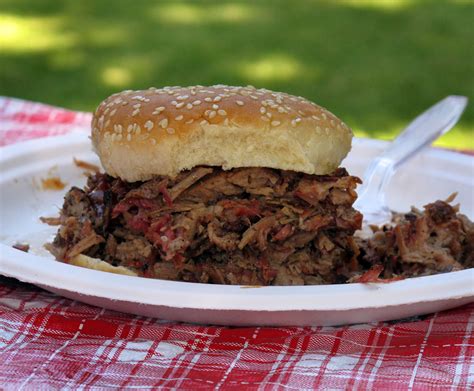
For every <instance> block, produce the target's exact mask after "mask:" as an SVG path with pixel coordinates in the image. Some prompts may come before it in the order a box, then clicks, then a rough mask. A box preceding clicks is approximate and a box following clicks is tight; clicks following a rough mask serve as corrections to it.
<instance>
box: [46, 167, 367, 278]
mask: <svg viewBox="0 0 474 391" xmlns="http://www.w3.org/2000/svg"><path fill="white" fill-rule="evenodd" d="M358 183H360V181H359V179H358V178H355V177H351V176H349V175H348V174H347V172H346V171H345V170H344V169H338V170H336V171H335V172H334V173H332V174H331V175H323V176H317V175H306V174H302V173H296V172H290V171H282V170H275V169H268V168H241V169H233V170H229V171H223V170H222V169H220V168H211V167H196V168H194V169H193V170H190V171H185V172H182V173H181V174H179V175H178V176H177V177H176V178H170V177H156V178H153V179H151V180H149V181H146V182H136V183H126V182H123V181H121V180H119V179H115V178H112V177H110V176H107V175H104V174H100V173H95V174H91V175H90V177H89V180H88V185H87V187H86V188H85V189H78V188H75V187H73V188H72V189H71V190H70V191H69V192H68V193H67V194H66V197H65V200H64V205H63V208H62V210H61V215H60V217H59V219H58V220H57V221H53V220H45V221H46V222H59V223H60V227H59V230H58V234H57V236H56V238H55V240H54V242H53V244H52V245H51V246H50V249H51V251H52V252H53V253H54V254H55V256H56V257H57V258H58V259H61V260H64V261H67V260H68V259H70V257H72V256H74V255H77V254H78V253H84V254H87V255H89V256H94V257H98V258H100V259H103V260H105V261H106V262H109V263H111V264H112V265H117V266H119V265H120V266H125V267H132V268H134V270H138V272H139V273H141V274H142V275H143V276H147V277H155V278H166V279H174V280H184V281H197V282H209V283H220V284H251V285H271V284H302V283H303V284H304V283H312V282H315V281H319V282H321V283H333V282H341V281H344V280H346V279H347V278H349V277H350V276H349V275H348V274H347V270H350V269H351V268H350V267H349V266H347V267H342V266H341V265H343V264H345V263H347V264H351V263H352V262H353V258H354V256H355V252H354V251H353V249H352V247H353V246H352V244H351V243H352V235H353V234H354V232H355V230H357V229H359V228H360V224H361V216H360V214H359V213H358V212H356V211H355V210H353V209H352V206H351V205H352V203H353V202H354V201H355V199H356V193H355V191H354V189H355V187H356V185H357V184H358ZM308 186H309V187H308ZM313 188H318V189H319V190H318V192H319V193H321V194H320V196H318V197H316V198H315V197H312V195H311V194H310V192H311V191H313ZM319 193H318V194H319ZM323 195H324V197H323ZM319 235H320V236H321V238H326V240H324V239H320V237H319ZM320 243H322V244H323V246H321V245H320ZM328 243H330V244H331V245H329V244H328ZM323 247H324V248H323ZM341 272H342V273H343V274H344V273H345V274H344V275H342V274H341Z"/></svg>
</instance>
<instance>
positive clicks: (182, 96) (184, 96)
mask: <svg viewBox="0 0 474 391" xmlns="http://www.w3.org/2000/svg"><path fill="white" fill-rule="evenodd" d="M188 98H189V95H181V96H178V97H177V98H176V99H177V100H186V99H188Z"/></svg>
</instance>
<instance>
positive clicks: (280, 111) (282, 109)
mask: <svg viewBox="0 0 474 391" xmlns="http://www.w3.org/2000/svg"><path fill="white" fill-rule="evenodd" d="M278 112H279V113H286V112H287V111H286V110H285V109H284V108H283V107H281V106H280V107H278Z"/></svg>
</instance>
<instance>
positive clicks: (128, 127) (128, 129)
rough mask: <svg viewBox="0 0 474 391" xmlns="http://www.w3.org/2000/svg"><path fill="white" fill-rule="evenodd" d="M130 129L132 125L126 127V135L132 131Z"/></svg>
mask: <svg viewBox="0 0 474 391" xmlns="http://www.w3.org/2000/svg"><path fill="white" fill-rule="evenodd" d="M132 129H133V125H132V124H130V125H128V126H127V133H130V132H131V131H132Z"/></svg>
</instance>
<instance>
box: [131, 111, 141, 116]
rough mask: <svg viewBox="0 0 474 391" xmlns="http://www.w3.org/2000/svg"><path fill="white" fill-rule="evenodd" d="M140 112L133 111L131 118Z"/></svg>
mask: <svg viewBox="0 0 474 391" xmlns="http://www.w3.org/2000/svg"><path fill="white" fill-rule="evenodd" d="M139 112H140V109H135V110H133V113H132V117H135V116H136V115H137V114H138V113H139Z"/></svg>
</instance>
